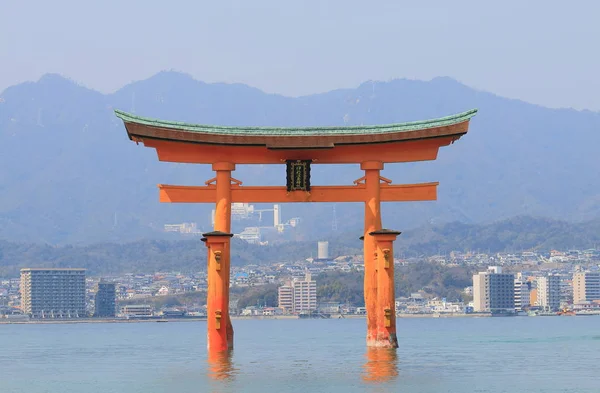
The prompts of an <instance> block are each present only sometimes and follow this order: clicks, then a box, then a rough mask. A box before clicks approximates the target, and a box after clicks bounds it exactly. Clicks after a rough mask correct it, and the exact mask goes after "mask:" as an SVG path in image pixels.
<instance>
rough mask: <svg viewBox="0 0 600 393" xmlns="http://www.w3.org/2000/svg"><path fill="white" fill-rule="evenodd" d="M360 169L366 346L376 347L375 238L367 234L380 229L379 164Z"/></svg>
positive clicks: (380, 168) (380, 167)
mask: <svg viewBox="0 0 600 393" xmlns="http://www.w3.org/2000/svg"><path fill="white" fill-rule="evenodd" d="M360 168H361V169H362V170H364V171H365V176H364V181H365V184H364V185H365V193H366V194H365V197H366V198H365V199H363V201H364V202H365V232H364V237H363V247H364V263H365V281H364V291H365V293H364V296H365V308H366V309H367V346H376V345H375V344H376V339H377V260H376V258H375V251H376V250H375V248H376V247H377V244H376V243H375V238H373V237H372V236H369V233H371V232H373V231H377V230H379V229H381V192H380V189H381V182H380V171H381V170H382V169H383V163H381V162H373V161H370V162H364V163H362V164H361V166H360Z"/></svg>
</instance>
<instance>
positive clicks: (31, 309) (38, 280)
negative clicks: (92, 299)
mask: <svg viewBox="0 0 600 393" xmlns="http://www.w3.org/2000/svg"><path fill="white" fill-rule="evenodd" d="M20 288H21V289H20V290H21V308H22V310H23V312H24V313H25V314H28V315H30V316H31V317H32V318H81V317H86V316H87V313H86V306H85V269H60V268H55V269H45V268H26V269H21V287H20Z"/></svg>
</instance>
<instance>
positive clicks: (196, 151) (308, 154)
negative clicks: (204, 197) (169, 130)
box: [142, 136, 458, 164]
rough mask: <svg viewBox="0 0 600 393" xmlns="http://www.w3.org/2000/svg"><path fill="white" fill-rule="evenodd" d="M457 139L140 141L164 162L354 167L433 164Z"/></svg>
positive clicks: (454, 137) (453, 137)
mask: <svg viewBox="0 0 600 393" xmlns="http://www.w3.org/2000/svg"><path fill="white" fill-rule="evenodd" d="M456 139H458V137H456V136H448V137H441V138H432V139H420V140H415V141H407V142H391V143H378V144H370V145H342V146H335V147H334V148H331V149H293V150H286V149H279V150H273V149H268V148H267V147H264V146H230V145H206V144H194V143H184V142H173V141H165V140H157V139H143V140H142V142H143V143H144V146H147V147H153V148H155V149H156V153H157V154H158V159H159V160H160V161H168V162H182V163H192V164H212V163H214V162H219V161H221V160H223V158H225V157H226V158H227V160H230V162H231V163H233V164H281V163H283V162H285V160H288V159H289V160H292V159H293V160H313V162H314V163H315V164H356V163H358V162H364V161H380V162H413V161H427V160H435V159H436V158H437V154H438V150H439V148H440V147H442V146H447V145H449V144H450V143H452V142H453V141H455V140H456Z"/></svg>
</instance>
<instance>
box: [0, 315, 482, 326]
mask: <svg viewBox="0 0 600 393" xmlns="http://www.w3.org/2000/svg"><path fill="white" fill-rule="evenodd" d="M477 317H479V318H481V317H483V318H488V317H491V315H489V314H450V313H449V314H398V315H397V316H396V319H402V318H477ZM365 318H366V315H355V314H350V315H346V314H331V316H330V317H329V318H299V317H298V316H297V315H253V316H241V315H235V316H232V317H231V320H238V321H239V320H282V319H287V320H303V319H365ZM204 321H206V317H189V318H164V319H163V318H139V319H137V318H136V319H121V318H109V319H107V318H97V319H96V318H80V319H30V320H26V321H24V320H9V319H4V318H3V319H0V325H55V324H80V323H152V322H154V323H157V322H158V323H164V322H204Z"/></svg>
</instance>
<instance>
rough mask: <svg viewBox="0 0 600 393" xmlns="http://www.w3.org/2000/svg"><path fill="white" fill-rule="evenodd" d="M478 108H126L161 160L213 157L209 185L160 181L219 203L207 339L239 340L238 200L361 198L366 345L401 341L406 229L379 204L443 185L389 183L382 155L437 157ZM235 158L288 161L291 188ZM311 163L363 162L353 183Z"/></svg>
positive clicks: (166, 191) (173, 194)
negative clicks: (347, 116) (166, 114)
mask: <svg viewBox="0 0 600 393" xmlns="http://www.w3.org/2000/svg"><path fill="white" fill-rule="evenodd" d="M476 112H477V110H470V111H468V112H464V113H460V114H456V115H452V116H448V117H443V118H439V119H433V120H425V121H416V122H409V123H399V124H389V125H375V126H352V127H310V128H309V127H303V128H275V127H225V126H208V125H199V124H187V123H181V122H170V121H162V120H155V119H149V118H144V117H139V116H134V115H132V114H128V113H125V112H122V111H119V110H116V111H115V113H116V115H117V116H118V117H119V118H120V119H122V120H123V122H124V123H125V128H126V129H127V134H128V136H129V138H130V139H131V140H132V141H135V142H142V143H143V144H144V145H145V146H147V147H152V148H154V149H156V152H157V154H158V159H159V160H160V161H169V162H179V163H195V164H212V169H213V171H215V173H216V176H215V177H214V178H212V179H210V180H207V181H206V182H205V185H204V186H175V185H165V184H161V185H159V186H158V187H159V190H160V191H159V193H160V201H161V202H171V203H216V210H215V224H214V231H213V232H209V233H205V234H203V236H204V238H203V239H202V240H203V241H204V242H206V246H207V248H208V294H207V325H208V347H209V349H211V350H213V351H223V350H227V349H231V348H233V327H232V325H231V320H230V318H229V275H230V238H231V237H232V236H233V235H232V234H231V233H230V232H231V203H234V202H245V203H250V202H251V203H287V202H364V204H365V212H364V215H365V225H364V236H363V237H361V239H363V243H364V263H365V281H364V296H365V306H366V309H367V345H368V346H370V347H389V348H397V347H398V341H397V338H396V315H395V306H394V301H395V296H394V258H393V255H394V253H393V242H394V240H395V239H396V237H397V236H398V235H399V234H400V232H396V231H392V230H387V229H383V227H382V224H381V214H380V203H381V202H411V201H434V200H436V199H437V185H438V183H422V184H401V185H396V184H392V181H391V180H389V179H386V178H384V177H382V176H381V175H380V172H381V170H382V169H383V167H384V164H385V163H398V162H412V161H425V160H435V159H436V158H437V153H438V150H439V148H440V147H441V146H447V145H449V144H451V143H453V142H454V141H456V140H458V139H459V138H460V137H461V136H462V135H464V134H466V133H467V131H468V127H469V121H470V119H471V118H472V117H473V116H474V115H475V114H476ZM236 164H285V165H286V167H287V179H286V183H287V184H286V186H282V187H266V186H243V185H242V182H241V181H239V180H237V179H234V178H233V177H232V176H231V173H232V172H233V171H234V170H235V166H236ZM311 164H360V169H361V170H362V171H364V176H362V177H361V178H360V179H357V180H355V181H354V184H353V185H345V186H344V185H338V186H312V185H311V184H310V167H311Z"/></svg>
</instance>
